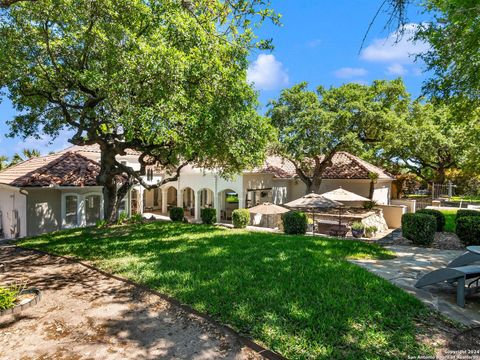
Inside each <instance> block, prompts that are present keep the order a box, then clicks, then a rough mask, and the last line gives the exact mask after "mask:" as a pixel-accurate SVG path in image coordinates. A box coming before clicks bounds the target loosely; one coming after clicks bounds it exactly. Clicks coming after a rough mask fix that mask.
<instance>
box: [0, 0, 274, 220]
mask: <svg viewBox="0 0 480 360" xmlns="http://www.w3.org/2000/svg"><path fill="white" fill-rule="evenodd" d="M0 7H3V9H0V63H1V64H2V66H1V67H0V89H2V88H3V89H6V91H5V94H6V95H7V96H8V97H9V98H10V99H11V101H12V103H13V105H14V107H15V108H16V109H17V114H18V115H17V116H15V118H14V119H13V120H12V121H11V122H10V125H11V130H12V132H11V135H19V134H20V135H23V136H25V137H27V136H37V135H38V134H39V133H41V132H43V133H46V134H48V135H51V136H57V135H58V134H60V133H62V131H64V130H66V129H67V130H70V131H73V133H74V135H73V136H72V138H71V139H70V141H71V142H72V143H73V144H77V145H89V144H98V145H99V146H100V149H101V161H100V165H101V172H100V175H99V176H98V182H99V184H101V185H103V188H104V206H105V208H104V213H105V218H106V219H107V220H108V221H109V222H113V221H115V219H116V216H117V210H118V206H119V203H120V201H121V199H122V198H123V197H124V196H125V194H126V193H127V191H128V189H129V188H130V187H131V186H132V184H133V183H135V182H139V183H141V184H142V185H144V186H145V187H146V188H152V187H153V186H160V185H162V184H163V183H165V182H168V181H172V180H175V179H176V178H178V176H179V172H180V170H181V168H182V167H183V166H184V165H185V164H186V163H187V162H193V163H195V164H197V165H198V166H203V167H206V168H210V169H216V170H218V171H219V172H220V173H221V174H223V175H225V176H228V175H230V174H233V173H236V172H238V171H239V170H241V169H243V168H245V167H250V166H254V165H256V164H258V163H259V162H261V161H262V159H263V156H264V151H263V150H264V148H265V146H266V144H267V142H268V139H269V134H270V127H269V124H268V122H267V120H266V119H265V118H263V117H261V116H259V115H258V114H257V112H256V106H257V102H256V101H257V100H256V94H255V92H254V91H253V90H252V89H251V87H250V86H249V84H248V83H247V80H246V70H247V67H248V61H247V56H248V52H249V50H250V49H251V48H252V47H253V46H255V45H256V44H259V46H265V45H267V46H268V44H269V43H268V41H267V42H263V43H262V42H260V41H256V39H255V36H254V34H253V32H252V30H251V26H252V24H253V22H252V21H255V19H257V21H263V20H264V19H266V18H270V19H271V20H272V21H274V22H277V21H278V17H277V15H276V14H274V13H273V12H272V11H271V10H270V9H269V8H268V3H266V2H265V1H263V0H253V1H241V0H236V1H228V2H223V1H220V0H214V1H211V0H198V1H186V0H164V1H148V2H146V1H142V0H115V1H114V0H77V1H69V0H37V1H8V0H7V1H3V2H2V3H0ZM127 149H135V150H138V151H139V152H140V153H141V155H140V157H139V161H140V164H141V169H140V170H139V171H135V170H134V169H132V168H130V167H128V166H125V165H123V164H121V163H120V162H119V161H117V156H119V155H124V154H125V152H126V150H127ZM154 165H155V166H158V165H160V166H162V167H163V168H164V170H165V173H166V174H170V175H169V176H168V175H165V176H164V178H163V180H162V182H161V183H159V184H155V185H149V184H146V183H145V182H144V181H143V179H142V175H143V174H144V173H145V169H146V168H147V167H149V166H154Z"/></svg>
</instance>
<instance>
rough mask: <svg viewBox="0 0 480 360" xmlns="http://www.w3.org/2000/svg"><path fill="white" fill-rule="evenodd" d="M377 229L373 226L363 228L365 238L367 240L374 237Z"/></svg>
mask: <svg viewBox="0 0 480 360" xmlns="http://www.w3.org/2000/svg"><path fill="white" fill-rule="evenodd" d="M377 230H378V228H377V227H376V226H374V225H372V226H367V227H366V228H365V236H366V237H368V238H371V237H373V236H375V233H376V232H377Z"/></svg>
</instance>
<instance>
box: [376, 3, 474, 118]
mask: <svg viewBox="0 0 480 360" xmlns="http://www.w3.org/2000/svg"><path fill="white" fill-rule="evenodd" d="M414 2H415V3H418V4H419V5H420V6H422V7H423V8H424V9H425V12H427V13H429V14H430V15H432V17H433V19H432V20H431V21H429V22H428V23H424V24H421V26H419V27H418V31H417V33H416V35H415V39H417V40H422V41H426V42H428V43H429V44H430V49H429V50H428V51H427V52H425V53H424V54H421V55H420V57H421V58H422V60H423V61H425V63H426V65H427V70H429V71H431V74H432V76H431V77H430V78H429V79H428V80H427V82H426V83H425V87H424V89H425V91H426V93H428V94H430V95H431V96H432V97H433V98H442V99H444V100H445V99H449V100H452V101H453V102H454V103H455V104H456V105H467V106H462V108H463V109H464V110H469V109H470V108H471V107H472V106H475V107H478V101H479V100H480V78H479V76H478V64H479V63H480V26H479V14H480V3H479V2H478V1H472V0H424V1H413V0H389V1H388V4H389V5H390V14H391V19H395V20H396V22H397V26H398V28H399V29H402V28H403V26H404V25H405V24H406V23H407V22H408V17H407V8H408V6H409V5H410V4H412V3H414ZM383 4H385V2H384V3H383Z"/></svg>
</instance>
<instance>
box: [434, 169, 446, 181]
mask: <svg viewBox="0 0 480 360" xmlns="http://www.w3.org/2000/svg"><path fill="white" fill-rule="evenodd" d="M445 173H446V170H445V168H444V167H438V168H437V169H436V175H435V179H434V181H435V184H444V183H445V178H446V174H445Z"/></svg>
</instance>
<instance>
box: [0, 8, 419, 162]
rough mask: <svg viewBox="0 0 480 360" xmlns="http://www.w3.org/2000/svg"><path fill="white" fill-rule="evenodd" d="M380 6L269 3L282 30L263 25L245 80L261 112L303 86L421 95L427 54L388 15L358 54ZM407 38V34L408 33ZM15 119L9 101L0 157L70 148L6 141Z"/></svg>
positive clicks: (0, 109)
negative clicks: (418, 56)
mask: <svg viewBox="0 0 480 360" xmlns="http://www.w3.org/2000/svg"><path fill="white" fill-rule="evenodd" d="M381 2H382V1H381V0H336V1H320V0H295V1H291V0H290V1H289V0H272V5H273V7H274V8H275V9H276V10H277V11H278V12H279V13H281V14H282V23H283V26H281V27H276V26H273V25H271V24H265V25H264V26H263V27H262V28H261V29H260V30H259V31H258V34H259V35H260V36H261V37H263V38H270V37H271V38H273V41H274V46H275V49H274V50H273V51H272V52H261V51H256V52H254V53H252V54H251V58H250V60H251V66H250V70H249V74H248V75H249V79H250V80H251V81H252V82H253V83H254V84H255V87H256V89H257V90H258V91H259V94H260V102H261V104H262V109H264V107H265V105H266V104H267V102H268V101H269V100H270V99H272V98H276V97H277V96H278V94H279V92H280V90H281V89H282V88H285V87H289V86H292V85H294V84H296V83H299V82H301V81H307V82H309V83H310V86H311V87H312V88H315V87H317V86H318V85H323V86H326V87H329V86H338V85H341V84H342V83H346V82H351V81H355V82H360V83H369V82H371V81H372V80H375V79H394V78H396V77H399V76H401V77H402V78H403V79H404V81H405V83H406V85H407V88H408V90H409V92H410V93H412V95H413V96H418V95H419V94H420V91H421V84H422V81H423V80H424V79H425V74H423V73H422V70H423V66H422V64H420V63H414V59H413V57H411V56H409V54H414V53H417V52H419V51H421V50H425V49H426V45H425V44H421V43H420V44H419V43H416V44H414V43H412V42H411V41H409V40H408V38H409V37H408V36H405V37H404V38H402V39H401V40H400V41H398V42H396V41H395V40H396V39H397V37H396V36H395V33H394V30H395V29H384V24H385V22H386V19H387V14H384V13H381V14H380V15H379V17H378V19H377V22H376V24H375V26H374V27H373V28H372V29H371V31H370V33H369V36H368V38H367V40H366V42H365V44H364V48H363V50H362V51H361V52H360V53H359V49H360V46H361V43H362V38H363V36H364V34H365V31H366V29H367V27H368V24H369V23H370V21H371V19H372V18H373V16H374V14H375V13H376V11H377V9H378V6H379V4H380V3H381ZM425 20H426V15H423V14H422V13H421V11H420V9H418V8H414V7H413V8H411V9H410V11H409V21H410V22H411V24H410V25H409V29H412V28H414V26H415V24H417V23H420V22H422V21H425ZM407 33H408V31H407ZM14 114H15V111H14V109H13V108H12V106H11V104H10V102H9V101H8V99H6V98H3V99H2V102H1V103H0V155H1V154H4V155H7V156H11V155H13V154H14V153H15V152H19V151H21V149H23V148H25V147H28V148H36V149H38V150H40V151H41V152H42V153H48V152H49V151H52V150H59V149H62V148H64V147H66V146H68V136H67V135H66V134H63V136H61V137H59V138H58V139H55V140H54V141H53V142H52V143H50V141H51V139H49V138H46V137H43V138H42V139H40V140H38V139H26V140H23V139H21V138H13V139H10V138H6V137H5V134H6V133H7V132H8V126H7V125H6V121H7V120H9V119H11V118H12V117H13V116H14Z"/></svg>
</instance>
